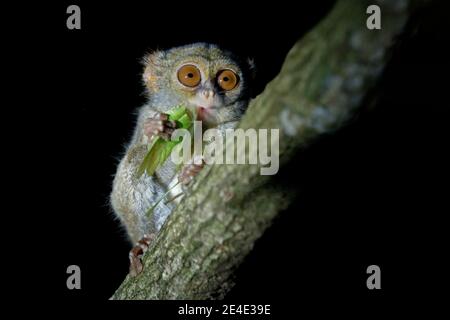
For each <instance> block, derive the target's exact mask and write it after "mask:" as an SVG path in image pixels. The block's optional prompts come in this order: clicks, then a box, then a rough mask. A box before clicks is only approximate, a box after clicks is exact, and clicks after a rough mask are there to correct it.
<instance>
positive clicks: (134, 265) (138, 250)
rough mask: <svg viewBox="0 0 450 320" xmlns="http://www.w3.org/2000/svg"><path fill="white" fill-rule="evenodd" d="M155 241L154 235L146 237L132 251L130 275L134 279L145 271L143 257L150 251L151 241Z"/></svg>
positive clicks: (130, 254)
mask: <svg viewBox="0 0 450 320" xmlns="http://www.w3.org/2000/svg"><path fill="white" fill-rule="evenodd" d="M153 239H154V235H152V234H150V235H144V237H143V238H142V239H141V240H139V241H138V242H137V243H136V245H135V246H134V247H133V249H131V250H130V253H129V257H130V275H131V276H132V277H135V276H137V275H138V274H140V273H141V272H142V270H143V269H144V265H143V264H142V256H143V255H144V253H145V252H146V251H147V250H148V247H149V246H150V243H151V241H152V240H153Z"/></svg>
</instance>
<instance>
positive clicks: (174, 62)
mask: <svg viewBox="0 0 450 320" xmlns="http://www.w3.org/2000/svg"><path fill="white" fill-rule="evenodd" d="M144 65H145V68H144V73H143V81H144V84H145V86H146V88H147V92H148V102H147V103H146V104H145V105H144V106H142V107H141V108H140V110H139V113H138V118H137V123H136V127H135V130H134V134H133V137H132V139H131V142H130V143H129V145H128V147H127V148H126V152H125V155H124V157H123V158H122V160H121V161H120V163H119V165H118V169H117V173H116V175H115V178H114V182H113V189H112V194H111V205H112V208H113V210H114V212H115V213H116V215H117V216H118V217H119V219H120V221H121V222H122V223H123V225H124V226H125V228H126V231H127V233H128V236H129V238H130V240H131V241H132V242H133V243H135V244H136V245H135V247H133V249H132V250H131V251H130V274H131V275H136V274H139V273H140V272H141V271H142V268H143V266H142V261H141V257H142V255H143V254H144V252H145V251H146V250H147V249H148V247H149V243H150V241H151V239H153V238H154V237H155V236H156V234H157V233H158V232H159V230H160V229H161V227H162V225H163V224H164V222H165V220H166V219H167V217H168V216H169V215H170V213H171V212H172V211H173V209H174V208H175V206H176V202H173V201H172V202H168V203H166V202H161V203H160V204H158V206H156V207H155V208H154V212H153V214H152V216H151V218H149V217H148V216H147V215H146V213H147V211H148V209H149V208H150V207H152V206H153V205H154V204H155V203H156V202H157V201H158V200H160V199H161V197H162V196H163V195H164V194H165V193H166V192H167V190H168V188H169V185H173V183H174V181H179V182H181V184H182V185H188V184H189V183H190V181H191V180H192V179H193V177H194V176H195V175H196V174H197V173H198V172H200V170H201V169H202V167H203V165H197V164H194V163H188V164H185V165H183V166H182V167H181V168H179V167H177V166H176V165H175V164H174V163H173V162H172V161H171V159H170V157H169V159H167V160H166V161H165V163H164V164H163V165H162V166H161V167H160V168H158V169H157V170H156V172H155V173H154V174H153V175H152V176H148V175H147V174H146V173H144V174H143V175H141V176H139V175H137V174H136V173H137V171H138V168H139V167H140V165H141V163H142V161H143V159H144V157H145V155H146V153H147V151H148V145H149V143H150V142H151V141H152V139H153V138H155V137H156V136H159V137H161V138H164V139H170V137H171V134H172V133H173V131H174V130H175V129H176V123H174V122H173V121H170V120H169V119H168V116H167V112H168V110H169V109H171V108H173V107H174V106H177V105H183V106H186V107H190V108H193V109H194V110H195V111H196V112H195V113H196V120H197V121H202V126H203V128H204V129H208V128H217V129H219V130H225V129H227V128H233V127H235V125H236V124H237V122H238V120H239V119H240V118H241V116H242V115H243V113H244V112H245V110H246V108H247V105H248V102H249V99H250V89H249V80H250V78H251V77H250V74H251V73H252V69H253V66H252V63H251V62H244V61H242V60H240V59H238V58H237V57H235V56H234V55H233V54H231V53H229V52H227V51H224V50H221V49H220V48H219V47H217V46H216V45H211V44H205V43H198V44H192V45H187V46H182V47H177V48H173V49H170V50H167V51H156V52H153V53H151V54H149V55H148V56H146V57H145V58H144Z"/></svg>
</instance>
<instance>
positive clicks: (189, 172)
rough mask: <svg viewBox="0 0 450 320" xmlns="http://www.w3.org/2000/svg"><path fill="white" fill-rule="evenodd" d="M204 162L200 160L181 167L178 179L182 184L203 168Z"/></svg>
mask: <svg viewBox="0 0 450 320" xmlns="http://www.w3.org/2000/svg"><path fill="white" fill-rule="evenodd" d="M204 165H205V163H204V162H203V161H202V163H201V164H194V163H189V164H187V165H185V166H184V167H183V169H181V172H180V174H179V175H178V181H180V182H181V183H182V184H184V185H187V184H189V182H191V181H192V179H193V178H194V177H195V176H196V175H197V174H198V173H199V172H200V171H201V170H202V169H203V167H204Z"/></svg>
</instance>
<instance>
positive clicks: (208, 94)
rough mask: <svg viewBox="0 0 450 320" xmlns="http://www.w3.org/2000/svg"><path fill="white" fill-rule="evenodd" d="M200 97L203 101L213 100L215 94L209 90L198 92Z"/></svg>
mask: <svg viewBox="0 0 450 320" xmlns="http://www.w3.org/2000/svg"><path fill="white" fill-rule="evenodd" d="M200 95H201V96H202V98H205V99H213V98H214V95H215V92H214V90H211V89H204V90H202V91H201V92H200Z"/></svg>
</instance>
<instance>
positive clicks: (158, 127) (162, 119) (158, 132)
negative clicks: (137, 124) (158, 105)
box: [144, 113, 176, 140]
mask: <svg viewBox="0 0 450 320" xmlns="http://www.w3.org/2000/svg"><path fill="white" fill-rule="evenodd" d="M175 129H176V123H175V121H172V120H169V116H168V115H167V114H165V113H159V114H157V115H156V116H155V117H154V118H148V119H146V120H145V121H144V133H145V135H146V136H147V137H148V138H149V139H151V138H153V137H154V136H160V137H161V138H163V139H165V140H169V139H170V136H171V135H172V133H173V131H174V130H175Z"/></svg>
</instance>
